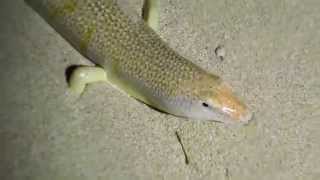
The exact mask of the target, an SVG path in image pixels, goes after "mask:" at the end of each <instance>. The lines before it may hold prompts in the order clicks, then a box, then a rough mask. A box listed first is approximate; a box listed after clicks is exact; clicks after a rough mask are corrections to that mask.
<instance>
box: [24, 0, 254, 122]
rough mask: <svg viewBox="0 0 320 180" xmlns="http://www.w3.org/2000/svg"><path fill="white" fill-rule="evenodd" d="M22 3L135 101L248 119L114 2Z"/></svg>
mask: <svg viewBox="0 0 320 180" xmlns="http://www.w3.org/2000/svg"><path fill="white" fill-rule="evenodd" d="M27 2H28V3H29V4H31V6H32V7H33V8H34V9H36V10H37V11H38V12H39V13H40V14H41V15H42V16H43V17H44V18H45V19H46V20H47V22H49V23H50V24H51V25H52V26H53V27H54V28H55V29H56V30H57V31H58V32H59V33H60V34H62V36H63V37H64V38H66V39H67V40H68V41H69V42H70V43H71V44H72V45H73V46H74V47H76V48H77V49H78V50H79V51H80V52H81V53H82V54H83V55H85V56H86V57H87V58H89V59H90V60H91V61H93V62H94V63H95V64H98V65H100V66H102V67H103V68H105V69H106V72H107V75H108V78H109V80H110V81H111V82H112V83H114V84H116V85H117V86H119V87H120V88H121V89H124V90H125V91H127V92H128V93H129V94H130V95H132V96H134V97H136V98H137V99H140V100H142V101H144V102H145V103H147V104H150V105H152V106H154V107H156V108H158V109H160V110H163V111H166V112H169V113H172V114H175V115H178V116H184V117H192V118H193V117H195V118H198V117H199V119H208V120H210V119H211V118H213V119H214V120H217V119H219V117H218V116H216V115H214V116H211V114H212V113H211V112H210V113H211V114H210V113H209V114H210V117H208V116H209V114H208V116H205V117H203V116H202V115H195V116H193V115H188V113H189V112H190V113H195V114H201V113H202V112H201V111H202V110H201V111H200V112H198V110H197V109H201V108H208V107H203V103H206V105H209V108H211V109H210V111H213V112H214V113H216V112H218V111H221V110H223V109H222V108H224V107H226V106H227V107H228V108H229V109H231V110H234V111H232V113H231V112H222V114H229V115H231V116H232V118H234V119H236V120H240V121H242V120H244V121H247V120H248V116H247V108H246V106H245V105H244V104H242V103H241V102H240V101H239V100H238V99H237V98H236V97H234V96H233V95H232V93H231V91H229V89H228V88H227V86H225V85H223V83H222V81H221V79H220V78H219V77H218V76H215V75H212V74H209V73H207V72H206V71H204V70H202V69H201V68H200V67H198V66H197V65H195V64H194V63H192V62H191V61H188V60H186V59H185V58H184V57H182V56H180V55H179V54H177V53H176V52H175V51H173V50H172V49H171V48H170V47H169V46H168V45H167V44H166V43H165V42H163V41H162V40H161V39H160V37H159V36H158V35H157V34H156V33H155V32H154V31H153V30H152V29H151V28H149V27H148V26H147V25H145V23H144V22H143V21H142V20H141V21H136V22H135V21H132V20H131V19H130V18H129V17H127V16H126V15H125V14H124V13H123V11H121V9H120V7H119V6H118V5H117V2H116V1H114V0H27ZM225 95H226V96H225ZM194 106H197V107H196V108H193V107H194ZM194 109H195V110H194ZM193 111H195V112H193ZM205 111H207V110H205ZM202 114H203V113H202ZM204 114H205V113H204ZM250 116H251V115H250ZM243 118H245V119H243ZM213 119H212V120H213Z"/></svg>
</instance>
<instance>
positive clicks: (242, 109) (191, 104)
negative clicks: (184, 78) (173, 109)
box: [177, 74, 252, 123]
mask: <svg viewBox="0 0 320 180" xmlns="http://www.w3.org/2000/svg"><path fill="white" fill-rule="evenodd" d="M183 89H184V91H183V92H184V93H182V94H183V96H182V97H181V98H179V100H178V101H179V109H178V111H177V112H180V113H179V114H180V115H181V116H184V117H187V118H189V119H195V120H213V121H219V122H224V123H236V122H238V123H247V122H248V121H249V120H250V119H251V118H252V112H251V111H250V110H249V109H248V107H247V106H246V105H245V104H244V103H242V102H241V101H240V99H239V98H238V97H236V95H235V94H234V93H233V92H232V90H231V88H230V87H229V86H228V85H227V84H226V83H225V82H223V81H222V80H221V79H220V78H219V77H217V76H214V75H211V74H209V75H206V76H205V77H202V78H200V79H198V80H196V81H193V83H192V85H191V86H190V85H188V86H185V87H183ZM179 110H180V111H179Z"/></svg>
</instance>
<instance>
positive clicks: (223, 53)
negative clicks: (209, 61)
mask: <svg viewBox="0 0 320 180" xmlns="http://www.w3.org/2000/svg"><path fill="white" fill-rule="evenodd" d="M214 52H215V54H216V56H217V57H218V58H219V59H220V60H223V59H224V57H225V56H226V50H225V48H224V47H223V46H220V45H219V46H218V47H217V48H216V49H215V51H214Z"/></svg>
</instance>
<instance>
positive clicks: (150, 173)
mask: <svg viewBox="0 0 320 180" xmlns="http://www.w3.org/2000/svg"><path fill="white" fill-rule="evenodd" d="M130 3H131V5H132V7H133V9H134V10H135V11H137V12H139V11H140V9H139V8H141V4H142V1H141V0H133V1H130ZM161 3H162V4H161V25H160V26H161V31H160V34H161V36H162V37H163V38H164V39H165V40H166V41H167V42H168V43H169V44H170V45H171V46H172V47H173V48H174V49H176V50H177V51H178V52H179V53H181V54H182V55H184V56H185V57H188V58H189V59H191V60H193V61H194V62H196V63H198V64H200V65H201V66H202V67H204V68H206V69H207V70H209V71H211V72H214V73H217V74H219V75H221V76H222V77H223V78H224V79H225V80H226V81H228V82H229V83H230V84H231V85H232V86H234V89H235V91H237V92H238V94H239V95H241V96H243V97H244V99H246V101H247V102H248V104H249V105H250V106H251V107H252V109H253V110H254V111H255V116H254V120H253V121H252V122H251V123H250V124H249V125H247V126H240V127H237V126H225V125H223V124H218V123H212V122H194V121H186V120H184V119H179V118H176V117H173V116H170V115H165V114H161V113H159V112H156V111H154V110H152V109H150V108H149V107H147V106H145V105H143V104H141V103H139V102H137V101H135V100H133V99H132V98H129V97H127V96H126V95H124V94H122V93H120V92H119V91H117V90H115V89H113V88H112V87H111V86H110V85H108V84H94V85H91V86H90V87H89V88H88V89H87V91H86V92H85V94H84V95H83V96H82V97H81V98H77V97H75V96H73V95H72V94H69V93H67V89H66V88H67V84H66V81H65V70H66V68H67V67H69V66H70V65H74V64H90V63H89V62H88V61H87V60H86V59H84V58H83V57H81V56H80V55H79V54H78V53H77V52H76V51H75V50H73V48H72V47H70V46H69V44H68V43H66V42H65V41H64V40H63V39H62V38H61V37H60V36H59V35H57V34H56V33H55V31H53V30H52V29H51V28H50V27H49V26H48V25H47V24H46V23H45V22H44V21H43V20H42V19H41V18H40V17H39V16H38V15H37V14H36V13H35V12H34V11H32V10H31V9H30V8H29V7H27V6H26V5H25V4H24V2H23V1H22V0H2V1H1V2H0V82H1V84H0V85H1V88H0V176H1V178H0V179H1V180H7V179H8V180H15V179H21V180H22V179H23V180H25V179H32V180H37V179H39V180H45V179H60V180H63V179H115V180H116V179H226V180H231V179H232V180H242V179H243V180H255V179H273V180H278V179H283V180H284V179H291V180H294V179H303V180H309V179H310V180H311V179H314V180H316V179H320V1H319V0H305V1H300V0H269V1H265V0H242V1H231V0H199V1H194V0H163V1H162V2H161ZM218 45H223V46H224V47H225V49H226V52H227V54H226V57H225V59H224V60H223V61H220V60H219V59H218V58H216V57H215V54H214V50H215V48H216V47H217V46H218ZM176 132H177V133H178V135H179V136H180V138H181V143H179V141H178V139H177V136H176ZM181 144H182V145H183V147H184V149H185V151H186V154H187V156H188V160H189V163H186V162H185V156H184V153H183V151H182V146H181Z"/></svg>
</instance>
